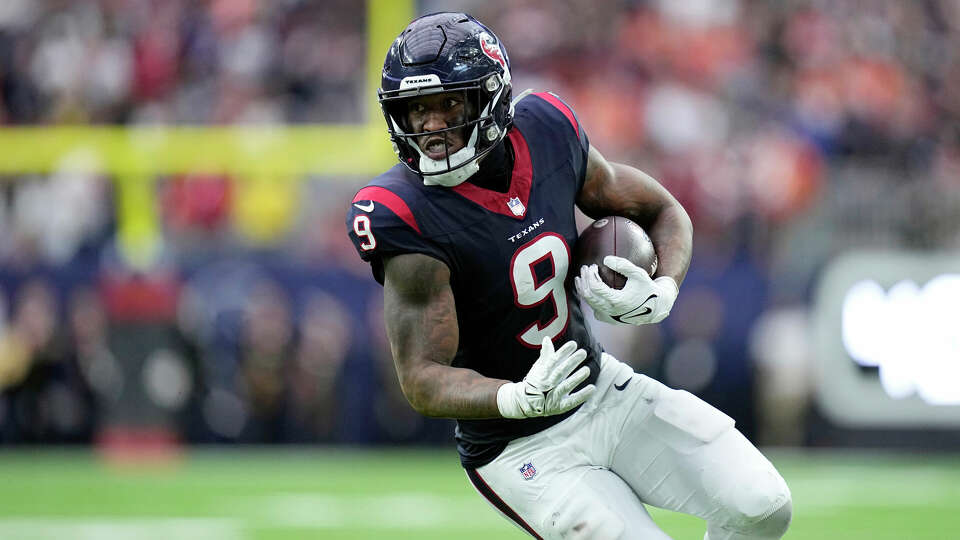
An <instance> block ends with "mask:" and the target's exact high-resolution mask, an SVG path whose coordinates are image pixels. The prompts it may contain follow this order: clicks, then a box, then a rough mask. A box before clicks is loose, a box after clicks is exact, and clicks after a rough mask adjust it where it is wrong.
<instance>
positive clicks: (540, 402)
mask: <svg viewBox="0 0 960 540" xmlns="http://www.w3.org/2000/svg"><path fill="white" fill-rule="evenodd" d="M586 358H587V351H585V350H583V349H578V348H577V343H576V342H575V341H568V342H566V343H564V345H563V347H560V348H559V349H557V350H556V351H554V350H553V342H552V341H550V338H548V337H545V338H543V344H542V345H541V348H540V358H538V359H537V361H536V362H534V363H533V366H531V367H530V371H528V372H527V376H526V377H524V378H523V380H522V381H520V382H511V383H507V384H504V385H502V386H501V387H500V388H499V389H498V390H497V408H499V409H500V414H501V415H502V416H503V417H504V418H531V417H534V416H550V415H554V414H560V413H564V412H567V411H569V410H570V409H572V408H574V407H576V406H577V405H580V404H581V403H583V402H584V401H586V400H587V398H589V397H590V396H591V395H592V394H593V392H594V390H596V387H595V386H594V385H592V384H588V385H587V386H584V387H583V388H581V389H580V390H579V391H578V392H576V393H574V394H571V393H570V392H571V391H573V389H574V388H576V387H577V385H579V384H580V383H582V382H583V381H584V380H586V378H587V377H589V376H590V368H588V367H587V366H583V367H582V368H580V369H578V370H577V372H576V373H574V374H573V375H571V374H570V373H571V372H572V371H573V370H574V368H576V367H577V366H578V365H580V363H581V362H583V361H584V359H586Z"/></svg>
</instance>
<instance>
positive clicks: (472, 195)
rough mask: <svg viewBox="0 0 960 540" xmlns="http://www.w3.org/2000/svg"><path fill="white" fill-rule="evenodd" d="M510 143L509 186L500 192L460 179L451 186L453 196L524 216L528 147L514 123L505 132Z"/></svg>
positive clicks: (529, 180) (530, 176)
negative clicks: (511, 172)
mask: <svg viewBox="0 0 960 540" xmlns="http://www.w3.org/2000/svg"><path fill="white" fill-rule="evenodd" d="M507 137H509V138H510V143H511V144H512V145H513V154H514V158H513V175H512V176H511V178H510V189H508V190H507V192H506V193H500V192H499V191H494V190H492V189H484V188H482V187H479V186H476V185H474V184H471V183H469V182H464V183H462V184H460V185H458V186H454V187H452V188H450V189H452V190H453V191H454V192H455V193H456V194H457V195H460V196H461V197H464V198H466V199H469V200H470V201H473V202H474V203H476V204H479V205H480V206H482V207H484V208H486V209H487V210H489V211H491V212H496V213H498V214H503V215H505V216H507V217H512V218H514V219H518V220H519V219H523V218H524V216H526V215H527V208H529V204H528V202H529V201H530V186H531V185H532V184H533V166H532V165H531V162H530V147H529V146H527V141H526V139H524V138H523V135H522V134H521V133H520V130H519V129H517V127H516V126H513V129H511V130H510V131H509V132H508V133H507Z"/></svg>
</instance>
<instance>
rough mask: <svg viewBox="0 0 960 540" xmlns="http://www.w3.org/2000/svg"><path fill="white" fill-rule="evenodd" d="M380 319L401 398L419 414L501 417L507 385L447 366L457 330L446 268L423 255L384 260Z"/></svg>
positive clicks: (453, 416)
mask: <svg viewBox="0 0 960 540" xmlns="http://www.w3.org/2000/svg"><path fill="white" fill-rule="evenodd" d="M383 293H384V294H383V301H384V307H383V312H384V317H385V319H386V326H387V337H388V338H389V340H390V349H391V350H392V351H393V361H394V363H395V365H396V368H397V376H398V377H399V379H400V386H401V388H402V389H403V394H404V396H406V398H407V400H408V401H409V402H410V404H411V405H412V406H413V408H414V409H416V410H417V412H419V413H421V414H423V415H425V416H435V417H445V418H499V417H500V413H499V412H498V410H497V389H498V388H499V387H500V386H501V385H503V384H504V383H506V382H508V381H504V380H500V379H491V378H488V377H484V376H482V375H480V374H479V373H477V372H476V371H473V370H470V369H464V368H457V367H453V366H451V365H450V364H451V362H453V358H454V355H455V354H456V352H457V344H458V340H459V328H458V325H457V311H456V306H455V304H454V300H453V291H451V289H450V270H449V269H448V268H447V265H445V264H444V263H442V262H440V261H438V260H437V259H434V258H433V257H429V256H427V255H422V254H416V253H411V254H404V255H397V256H395V257H391V258H388V259H387V260H385V261H384V283H383Z"/></svg>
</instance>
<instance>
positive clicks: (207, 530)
mask: <svg viewBox="0 0 960 540" xmlns="http://www.w3.org/2000/svg"><path fill="white" fill-rule="evenodd" d="M0 538H10V539H16V540H62V539H66V538H69V539H71V540H169V539H171V538H177V539H186V540H191V539H198V540H200V539H202V540H242V539H243V538H244V535H243V531H242V528H241V527H240V522H239V521H238V520H234V519H219V518H217V519H209V518H156V519H154V518H129V519H128V518H107V517H97V518H56V517H39V518H3V519H0Z"/></svg>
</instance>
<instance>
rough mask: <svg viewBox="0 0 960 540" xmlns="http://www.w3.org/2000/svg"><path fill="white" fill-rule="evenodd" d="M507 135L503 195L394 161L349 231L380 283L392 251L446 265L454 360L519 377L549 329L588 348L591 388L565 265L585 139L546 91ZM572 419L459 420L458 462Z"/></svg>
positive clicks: (357, 208) (470, 461) (524, 106)
mask: <svg viewBox="0 0 960 540" xmlns="http://www.w3.org/2000/svg"><path fill="white" fill-rule="evenodd" d="M508 140H509V144H511V145H512V147H513V152H514V166H513V175H512V178H511V182H510V188H509V190H508V191H507V192H506V193H501V192H497V191H492V190H488V189H483V188H480V187H478V186H476V185H474V184H471V183H468V182H465V183H463V184H460V185H459V186H456V187H453V188H448V187H442V186H425V185H424V184H423V181H422V180H421V178H420V177H419V176H418V175H416V174H415V173H413V172H411V171H410V170H409V169H407V168H406V167H404V166H403V165H401V164H397V165H396V166H394V167H393V168H391V169H390V170H388V171H387V172H386V173H384V174H382V175H380V176H378V177H377V178H375V179H374V180H373V181H372V182H370V183H369V184H368V185H367V186H366V187H364V188H363V189H361V190H360V191H359V192H358V193H357V195H356V197H354V200H353V202H352V204H351V206H350V212H349V214H348V216H347V228H348V231H349V235H350V238H351V240H353V243H354V245H355V246H356V248H357V251H359V253H360V256H361V258H363V260H365V261H367V262H369V263H371V265H372V268H373V273H374V277H375V278H376V279H377V281H379V282H381V283H383V264H382V258H383V257H385V256H390V255H396V254H401V253H423V254H426V255H429V256H431V257H434V258H436V259H439V260H441V261H443V262H444V263H445V264H446V265H447V266H448V267H449V268H450V281H451V288H452V290H453V295H454V299H455V301H456V308H457V322H458V324H459V330H460V342H459V346H458V350H457V354H456V357H455V358H454V360H453V365H454V366H457V367H464V368H469V369H473V370H475V371H477V372H479V373H480V374H482V375H485V376H487V377H493V378H498V379H508V380H511V381H519V380H521V379H523V377H524V376H525V375H526V374H527V371H528V370H529V369H530V366H532V365H533V363H534V362H535V361H536V360H537V358H538V356H539V353H540V343H541V342H542V340H543V337H544V336H549V337H551V338H552V339H553V342H554V344H555V345H556V346H560V345H562V344H563V343H565V342H566V341H568V340H571V339H572V340H574V341H576V342H577V343H578V344H579V345H580V347H581V348H583V349H585V350H586V351H587V360H586V362H585V364H586V365H588V366H589V367H590V372H591V373H590V377H589V378H588V379H587V381H586V382H585V383H584V385H585V384H589V383H593V382H595V381H596V379H597V375H598V374H599V372H600V367H599V360H600V351H601V349H600V346H599V345H598V343H597V342H596V340H595V339H594V338H593V336H592V334H591V333H590V330H589V327H588V326H587V323H586V321H585V320H584V316H583V312H582V311H581V308H580V299H579V297H578V296H577V295H576V292H575V289H574V287H573V286H572V269H571V261H570V258H571V253H572V252H573V249H572V248H573V245H574V243H575V242H576V240H577V228H576V223H575V220H574V203H575V200H576V198H577V194H578V193H579V191H580V188H581V187H582V186H583V182H584V177H585V173H586V166H587V150H588V148H589V143H588V142H587V136H586V134H585V133H584V132H583V129H582V128H581V126H580V124H579V122H578V121H577V119H576V116H575V115H574V113H573V111H572V110H570V108H569V107H567V106H566V104H564V103H563V102H562V101H560V99H558V98H557V97H556V96H554V95H553V94H549V93H542V94H532V95H529V96H527V97H525V98H523V99H522V100H520V101H519V102H518V103H517V104H516V110H515V116H514V122H513V127H512V128H511V129H510V132H509V134H508ZM478 174H479V173H478ZM570 414H573V411H570V412H568V413H566V414H563V415H556V416H548V417H542V418H532V419H525V420H509V419H489V420H459V421H458V422H457V430H456V438H457V448H458V450H459V452H460V457H461V462H462V463H463V465H464V466H465V467H469V468H472V467H479V466H481V465H484V464H486V463H488V462H490V461H491V460H492V459H493V458H495V457H496V456H497V454H499V453H500V451H501V450H503V448H504V447H505V446H506V444H507V442H509V441H510V440H512V439H515V438H518V437H523V436H526V435H530V434H532V433H536V432H538V431H541V430H543V429H545V428H547V427H549V426H552V425H554V424H556V423H557V422H559V421H561V420H563V419H564V418H566V417H567V416H569V415H570Z"/></svg>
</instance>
